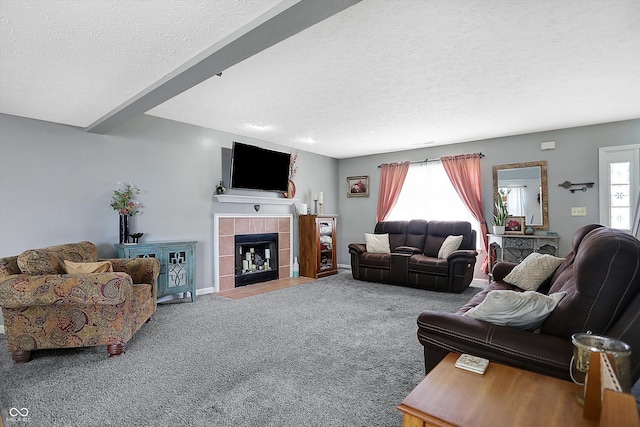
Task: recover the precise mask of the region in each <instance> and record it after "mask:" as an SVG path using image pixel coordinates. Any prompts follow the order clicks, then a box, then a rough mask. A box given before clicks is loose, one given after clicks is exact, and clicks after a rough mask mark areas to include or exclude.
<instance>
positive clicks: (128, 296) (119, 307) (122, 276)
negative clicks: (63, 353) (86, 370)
mask: <svg viewBox="0 0 640 427" xmlns="http://www.w3.org/2000/svg"><path fill="white" fill-rule="evenodd" d="M65 261H71V262H74V263H77V268H79V269H87V268H89V269H91V268H94V267H93V265H89V264H95V263H96V262H97V261H98V252H97V249H96V246H95V245H94V244H93V243H91V242H79V243H69V244H64V245H58V246H50V247H46V248H41V249H30V250H27V251H24V252H23V253H22V254H20V255H16V256H10V257H6V258H0V306H2V317H3V320H4V331H5V335H6V340H7V348H8V350H9V351H10V352H11V357H12V359H13V361H14V362H16V363H25V362H28V361H29V359H30V357H31V352H32V351H34V350H40V349H53V348H69V347H89V346H101V345H106V346H107V352H108V354H109V356H118V355H120V354H122V353H123V352H124V347H125V344H126V342H127V341H129V339H130V338H131V337H132V335H133V334H134V333H135V332H136V331H137V330H138V329H139V328H140V327H141V326H142V325H143V324H144V323H145V322H146V321H147V320H149V319H150V318H151V315H152V314H153V313H154V312H155V310H156V298H157V279H158V275H159V273H160V263H159V261H158V260H157V259H155V258H136V259H110V260H106V261H109V263H107V264H110V267H111V268H110V269H111V270H113V272H109V271H108V270H107V272H99V273H77V274H68V273H67V266H66V263H65ZM102 264H105V263H102ZM108 267H109V266H108Z"/></svg>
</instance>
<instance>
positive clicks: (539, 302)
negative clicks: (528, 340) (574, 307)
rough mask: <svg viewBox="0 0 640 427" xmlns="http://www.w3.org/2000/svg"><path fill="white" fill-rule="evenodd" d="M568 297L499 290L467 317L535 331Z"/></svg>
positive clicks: (561, 294)
mask: <svg viewBox="0 0 640 427" xmlns="http://www.w3.org/2000/svg"><path fill="white" fill-rule="evenodd" d="M566 294H567V293H566V292H557V293H555V294H551V295H544V294H541V293H539V292H534V291H524V292H518V291H509V290H495V291H491V292H489V293H488V294H487V296H486V297H485V298H484V300H483V301H482V302H481V303H480V304H478V305H477V306H475V307H473V308H472V309H471V310H469V311H467V312H466V313H464V315H465V316H468V317H471V318H473V319H478V320H484V321H485V322H489V323H493V324H494V325H500V326H513V327H516V328H522V329H528V330H533V329H537V328H538V327H540V325H542V323H543V322H544V321H545V320H546V319H547V317H549V315H550V314H551V312H553V310H554V309H555V308H556V306H557V305H558V303H559V302H560V300H562V298H564V296H565V295H566Z"/></svg>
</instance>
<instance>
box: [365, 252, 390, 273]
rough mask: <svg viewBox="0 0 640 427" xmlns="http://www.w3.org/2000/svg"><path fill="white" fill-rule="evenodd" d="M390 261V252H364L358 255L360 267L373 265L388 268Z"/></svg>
mask: <svg viewBox="0 0 640 427" xmlns="http://www.w3.org/2000/svg"><path fill="white" fill-rule="evenodd" d="M390 262H391V254H371V253H369V252H365V253H363V254H362V255H360V267H374V268H382V269H387V270H388V269H389V263H390Z"/></svg>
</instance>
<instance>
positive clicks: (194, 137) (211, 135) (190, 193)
mask: <svg viewBox="0 0 640 427" xmlns="http://www.w3.org/2000/svg"><path fill="white" fill-rule="evenodd" d="M234 140H235V141H240V142H245V143H249V144H254V145H259V146H263V147H265V148H271V149H277V150H280V151H285V152H289V151H291V149H290V148H289V147H282V146H277V145H274V144H270V143H267V142H264V141H259V140H255V139H251V138H245V137H241V136H238V135H232V134H228V133H225V132H219V131H213V130H209V129H204V128H200V127H197V126H191V125H185V124H181V123H177V122H173V121H169V120H164V119H158V118H154V117H151V116H140V117H139V118H137V119H135V120H133V121H131V122H129V123H127V124H126V125H124V126H122V127H120V128H118V129H116V130H115V131H113V132H111V133H110V134H109V135H96V134H91V133H86V132H84V131H83V130H81V129H77V128H74V127H70V126H64V125H59V124H52V123H48V122H43V121H37V120H30V119H25V118H20V117H15V116H9V115H3V114H0V257H4V256H10V255H17V254H19V253H21V252H22V251H24V250H25V249H29V248H37V247H43V246H47V245H55V244H60V243H66V242H75V241H81V240H90V241H92V242H94V243H96V245H97V246H98V252H99V255H100V256H101V257H111V256H114V255H115V249H114V246H113V243H117V241H118V215H117V213H116V212H115V211H114V210H113V209H112V208H111V207H110V206H109V205H110V202H111V195H112V193H113V190H114V189H115V188H116V187H117V183H118V182H119V181H120V182H133V183H135V184H136V185H138V186H139V187H140V188H141V189H142V193H141V194H140V195H139V196H138V200H140V201H141V203H142V205H143V208H142V210H141V213H140V214H139V215H136V216H135V217H133V225H132V227H131V228H132V232H133V231H141V232H144V233H145V235H144V236H143V237H142V241H147V242H152V241H160V240H197V241H198V245H197V277H196V284H197V288H198V289H202V288H208V287H211V286H213V283H214V280H213V277H214V271H213V260H212V257H213V243H212V238H213V214H214V213H215V212H234V213H252V214H255V211H254V209H253V205H252V204H235V203H234V204H231V203H219V202H217V201H215V199H214V198H213V194H214V193H215V188H216V185H217V184H218V182H219V181H220V179H221V174H222V171H221V166H222V162H221V151H222V150H221V148H222V147H226V148H231V146H232V142H233V141H234ZM294 152H295V151H294ZM297 166H298V173H297V175H296V177H295V179H294V181H295V183H296V186H297V190H298V192H297V195H296V199H298V198H301V201H303V202H304V201H307V202H308V201H309V200H310V198H311V197H310V195H311V194H313V193H317V192H318V191H324V197H325V204H326V208H327V209H326V212H337V208H338V202H337V195H336V193H335V188H336V187H337V176H338V161H337V160H336V159H333V158H329V157H325V156H320V155H317V154H313V153H309V152H304V151H300V152H299V154H298V161H297ZM230 192H231V193H236V194H243V195H249V194H256V195H260V196H265V197H266V196H276V195H275V193H261V192H245V191H241V190H235V191H233V190H231V191H230ZM307 199H309V200H307ZM283 211H284V212H286V213H293V208H291V207H288V206H278V205H268V204H264V203H263V204H261V209H260V214H266V213H282V212H283ZM295 223H296V224H297V221H295ZM294 242H296V244H295V246H294V254H295V255H297V254H298V247H297V237H294Z"/></svg>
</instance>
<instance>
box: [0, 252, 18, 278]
mask: <svg viewBox="0 0 640 427" xmlns="http://www.w3.org/2000/svg"><path fill="white" fill-rule="evenodd" d="M14 274H20V267H18V257H17V256H15V255H14V256H10V257H6V258H0V277H5V276H12V275H14Z"/></svg>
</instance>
